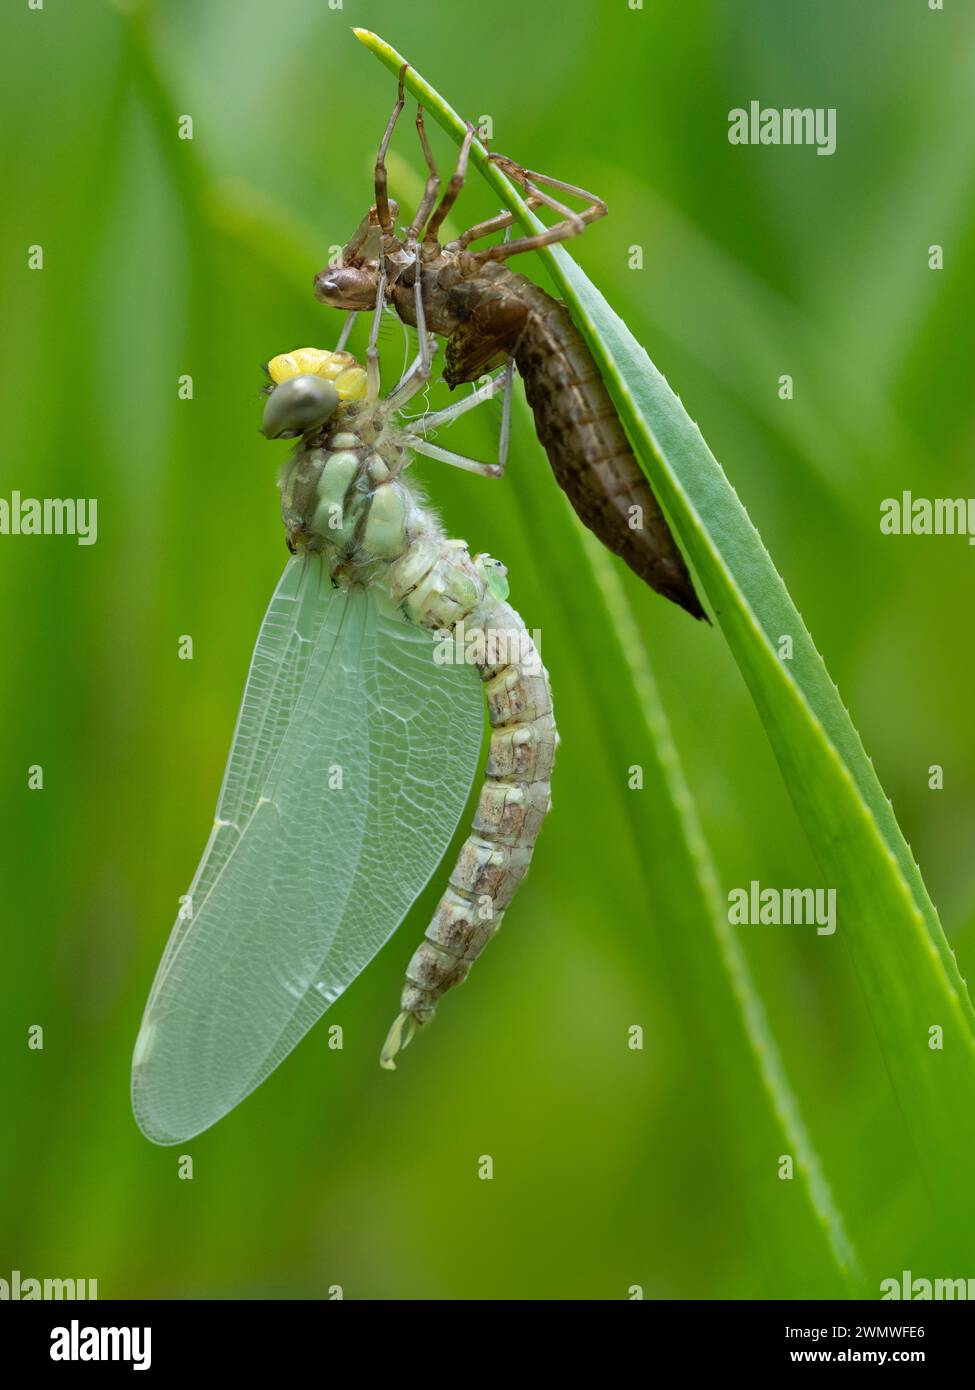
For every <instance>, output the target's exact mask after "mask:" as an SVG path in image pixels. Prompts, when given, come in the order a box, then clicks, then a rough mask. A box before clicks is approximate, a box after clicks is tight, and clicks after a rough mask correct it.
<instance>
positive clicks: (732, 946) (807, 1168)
mask: <svg viewBox="0 0 975 1390" xmlns="http://www.w3.org/2000/svg"><path fill="white" fill-rule="evenodd" d="M583 542H584V547H585V551H586V555H587V558H588V560H589V565H590V567H591V569H592V575H593V579H594V581H595V582H596V584H597V585H598V586H599V589H600V590H601V592H602V596H603V601H604V603H605V605H606V609H607V614H608V616H609V619H610V622H611V625H612V626H611V631H612V632H613V633H614V636H615V638H616V641H617V643H618V645H619V647H620V650H621V652H622V654H623V657H624V660H625V662H626V665H627V667H628V669H629V674H630V679H631V681H632V684H633V688H634V693H635V696H636V699H637V700H638V702H639V704H640V708H641V711H642V715H643V719H644V722H645V723H646V726H647V733H648V736H649V740H650V743H651V746H652V747H653V750H654V754H655V756H656V758H657V760H658V762H659V771H660V777H661V780H662V781H663V783H664V786H665V787H666V791H667V796H668V799H669V801H670V808H671V814H672V815H673V818H674V820H675V821H676V823H677V826H678V829H679V833H680V836H681V839H682V840H683V842H684V845H685V848H686V853H687V859H688V865H689V868H688V877H689V878H690V879H691V884H690V885H689V887H690V891H692V892H693V893H694V896H695V900H696V903H697V904H698V906H699V909H700V912H701V915H702V916H703V917H705V918H706V920H707V922H708V925H709V926H710V928H711V932H712V937H713V941H714V945H715V947H716V950H717V953H718V956H719V957H720V961H721V965H722V967H723V969H724V972H725V976H726V980H727V983H728V985H729V987H730V989H731V992H732V994H733V995H734V999H735V1003H736V1005H737V1008H738V1012H739V1018H740V1021H741V1026H742V1028H743V1030H744V1033H745V1036H746V1038H747V1042H748V1047H749V1048H750V1051H751V1055H752V1059H753V1062H754V1065H755V1068H756V1069H757V1072H758V1075H759V1077H760V1078H761V1082H762V1085H763V1086H764V1088H765V1092H766V1094H767V1096H768V1099H769V1102H770V1104H771V1106H772V1109H773V1111H774V1113H775V1118H776V1120H777V1122H778V1125H779V1128H780V1129H781V1131H782V1135H783V1138H784V1139H785V1142H786V1145H787V1146H788V1152H790V1153H791V1154H793V1155H794V1157H795V1160H796V1169H797V1171H798V1172H799V1174H800V1176H801V1177H802V1178H803V1180H804V1184H805V1190H806V1194H807V1196H808V1199H809V1202H810V1205H811V1207H812V1209H813V1211H814V1213H815V1215H816V1219H817V1220H818V1221H819V1222H820V1223H821V1225H822V1228H823V1231H824V1233H825V1235H826V1239H827V1241H828V1243H829V1248H830V1252H831V1254H832V1256H833V1259H834V1260H835V1262H836V1264H837V1266H838V1268H839V1270H840V1272H841V1274H842V1276H843V1278H844V1280H846V1281H847V1282H848V1284H849V1286H850V1287H851V1290H852V1289H853V1288H855V1286H856V1284H857V1282H858V1281H859V1280H861V1279H862V1274H861V1272H860V1269H859V1266H858V1263H857V1257H856V1253H855V1251H854V1249H853V1246H852V1245H851V1243H850V1239H849V1237H848V1235H847V1233H846V1229H845V1227H844V1224H843V1218H842V1216H841V1214H840V1212H839V1209H838V1208H837V1206H836V1203H835V1201H834V1199H833V1194H832V1192H831V1191H830V1186H829V1183H828V1181H827V1179H826V1176H825V1174H824V1172H823V1169H822V1165H821V1164H820V1161H819V1157H818V1155H817V1153H816V1150H815V1148H814V1147H813V1143H812V1139H811V1138H810V1135H809V1132H808V1130H807V1129H806V1125H805V1121H804V1120H803V1118H802V1113H801V1111H800V1108H799V1102H798V1099H797V1097H796V1095H795V1093H794V1092H793V1089H792V1086H791V1085H790V1083H789V1078H788V1076H787V1075H786V1070H785V1064H784V1062H783V1060H782V1056H781V1054H780V1052H779V1048H778V1044H777V1043H776V1041H775V1038H774V1037H773V1035H772V1031H771V1029H770V1027H769V1022H768V1018H767V1017H766V1013H765V1008H764V1006H763V1004H762V1001H761V999H760V997H759V995H758V992H757V990H756V988H755V984H754V981H753V980H752V977H751V972H750V970H749V968H748V962H747V960H746V959H745V954H744V951H743V950H742V948H741V944H740V942H739V941H738V938H737V936H736V935H735V932H734V930H733V929H732V926H731V924H730V923H729V921H728V913H727V905H726V900H725V898H724V894H723V892H722V890H721V883H720V880H719V877H718V872H717V868H716V867H715V863H714V860H713V859H712V857H711V851H710V848H709V846H708V843H707V840H706V838H705V835H704V831H703V829H702V827H701V822H700V819H699V817H698V813H697V807H696V805H695V803H694V797H693V795H692V794H691V790H690V788H689V787H688V785H687V779H686V778H685V776H684V769H683V767H682V766H681V761H680V754H679V752H678V750H677V745H676V744H675V742H674V738H673V734H672V732H671V729H670V723H669V721H668V719H667V715H666V712H665V710H664V707H663V703H662V701H661V698H660V692H659V690H658V688H657V682H656V679H655V677H654V674H653V669H652V667H651V664H650V658H649V656H648V655H647V652H646V648H645V646H644V644H643V643H642V642H641V641H640V636H639V632H638V631H637V626H636V620H635V619H634V616H633V611H632V609H631V608H630V605H629V602H628V600H627V597H626V592H625V590H624V588H623V584H622V581H621V579H620V576H619V572H618V569H617V567H616V566H615V565H614V563H613V561H612V560H611V559H610V555H609V551H607V550H605V549H604V548H603V546H602V545H601V544H600V543H599V542H598V541H597V540H596V539H595V537H594V536H592V535H590V534H589V532H584V533H583Z"/></svg>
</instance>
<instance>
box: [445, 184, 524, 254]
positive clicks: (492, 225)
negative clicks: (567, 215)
mask: <svg viewBox="0 0 975 1390" xmlns="http://www.w3.org/2000/svg"><path fill="white" fill-rule="evenodd" d="M525 201H526V202H527V203H528V206H529V207H530V208H537V207H539V206H540V204H541V201H542V200H541V198H539V197H538V195H537V194H536V193H529V195H528V197H527V199H526V200H525ZM514 220H515V215H514V213H513V212H499V213H498V214H497V215H496V216H495V217H489V218H488V219H487V221H486V222H476V223H475V224H474V226H473V227H468V229H467V231H466V232H461V234H460V236H459V237H458V238H457V239H456V241H452V242H450V244H449V245H448V246H447V247H446V250H448V251H463V250H464V249H465V248H466V247H468V246H470V244H471V242H472V241H480V239H481V237H485V236H491V235H492V233H494V232H503V231H504V230H505V228H506V227H510V226H511V224H512V223H513V222H514Z"/></svg>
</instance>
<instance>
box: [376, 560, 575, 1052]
mask: <svg viewBox="0 0 975 1390" xmlns="http://www.w3.org/2000/svg"><path fill="white" fill-rule="evenodd" d="M448 546H450V547H452V548H450V549H445V550H444V551H442V552H441V554H440V556H439V557H438V563H439V564H440V566H441V571H442V574H443V573H444V572H446V574H445V578H444V579H443V580H441V581H440V582H438V583H437V584H436V585H435V586H434V587H435V589H439V588H440V584H441V583H444V582H445V583H446V586H447V592H448V593H449V592H450V587H451V577H450V573H449V572H450V571H455V572H459V574H460V575H462V576H463V579H464V580H465V581H468V580H469V578H470V574H471V572H472V571H473V569H474V566H473V563H472V561H471V559H470V556H469V555H468V553H467V551H466V549H465V548H462V547H460V546H459V545H458V543H457V542H453V543H448ZM404 563H408V561H406V562H404ZM396 568H397V567H394V570H395V569H396ZM417 587H418V590H419V589H421V588H422V586H417ZM458 587H459V586H458ZM391 589H392V592H393V594H394V597H399V595H397V593H396V581H395V575H394V576H393V583H392V584H391ZM404 607H405V608H406V610H407V611H408V612H409V611H410V603H409V598H406V600H405V602H404ZM410 616H411V617H413V619H414V621H417V622H419V623H420V624H421V625H422V626H425V627H443V626H444V624H443V614H442V610H441V611H440V612H439V613H427V612H422V611H419V612H417V611H414V612H411V613H410ZM458 617H462V618H463V619H464V637H465V642H466V644H467V645H468V647H469V646H470V645H471V644H477V643H480V642H483V643H484V647H483V653H484V655H485V658H486V659H485V660H484V661H477V662H476V663H475V664H476V665H477V669H478V672H479V674H480V676H481V679H482V680H483V681H484V683H485V693H486V696H487V706H488V718H489V720H490V723H491V727H492V734H491V744H490V751H489V755H488V761H487V767H486V770H485V780H484V786H483V787H482V789H481V795H480V798H479V800H478V804H477V810H476V812H475V815H474V822H473V825H472V827H471V834H470V835H469V836H468V838H467V840H466V841H465V842H464V845H463V846H462V848H461V851H460V855H459V856H458V859H457V863H456V865H455V866H454V870H453V873H452V874H451V876H450V882H449V886H448V888H447V890H446V892H445V893H444V895H443V897H442V898H441V899H440V902H439V904H438V905H437V909H436V911H435V912H434V914H433V920H432V921H431V923H430V925H429V927H428V928H427V931H426V935H425V937H424V940H423V941H422V942H421V944H420V946H419V947H418V948H417V950H416V952H415V953H414V955H413V958H412V960H411V961H410V963H409V965H408V967H407V970H406V982H405V984H404V987H403V993H402V998H401V1009H402V1013H401V1014H400V1016H399V1018H398V1019H397V1021H396V1023H395V1024H394V1025H393V1029H392V1031H391V1033H390V1038H389V1039H388V1040H387V1046H386V1048H385V1049H384V1053H383V1062H384V1065H387V1066H389V1065H391V1063H392V1058H393V1056H395V1053H396V1051H397V1050H398V1048H399V1047H401V1046H405V1044H406V1042H407V1041H408V1040H409V1036H410V1033H411V1031H412V1027H413V1026H414V1025H420V1026H422V1025H423V1024H425V1023H428V1022H429V1021H430V1019H431V1018H432V1017H433V1015H434V1012H435V1011H436V1007H437V1003H438V1001H439V999H440V997H441V996H442V995H443V994H444V993H445V992H446V991H447V990H448V989H451V988H452V987H453V986H454V985H458V984H460V983H461V982H462V981H463V980H465V979H466V978H467V976H468V974H469V972H470V969H471V966H472V965H473V963H474V961H475V960H476V959H477V957H478V956H479V955H480V954H481V952H482V951H483V950H484V947H485V946H486V945H487V943H488V942H489V941H490V940H491V938H492V937H493V936H494V935H495V933H496V932H497V930H498V928H499V927H500V925H501V920H502V917H503V916H504V911H505V909H506V908H507V906H508V904H509V903H510V902H511V899H512V898H513V897H514V894H515V891H516V889H517V888H518V885H519V883H520V882H521V880H522V879H523V878H524V876H525V874H526V873H527V871H528V866H529V864H530V863H531V857H532V850H533V848H534V845H535V840H536V839H537V837H538V832H539V830H540V828H541V824H542V821H543V820H544V818H545V815H546V813H547V812H548V810H549V808H550V806H551V795H550V784H549V779H550V777H551V773H552V765H553V763H554V760H555V750H556V748H557V746H558V741H559V740H558V733H557V731H556V728H555V718H554V715H553V713H552V692H551V688H550V686H549V680H548V672H547V671H546V670H545V668H544V666H543V665H542V662H541V657H540V656H539V653H538V649H537V647H536V646H535V643H534V642H533V640H532V638H531V636H530V635H529V633H528V631H527V629H526V627H525V624H524V623H523V621H522V619H521V617H520V616H519V615H518V613H516V612H515V610H514V609H513V608H512V607H511V605H510V604H508V603H506V602H504V601H500V602H499V601H497V600H495V599H492V598H491V597H490V595H489V594H487V593H486V592H485V591H484V588H483V584H482V594H481V601H480V602H479V603H478V604H477V605H476V606H475V607H474V608H473V610H472V611H471V612H469V613H466V614H463V613H462V614H460V615H458ZM455 627H456V623H454V624H451V630H454V629H455ZM492 644H493V645H492ZM478 655H480V650H479V651H478ZM404 1024H405V1025H408V1026H407V1027H405V1028H404Z"/></svg>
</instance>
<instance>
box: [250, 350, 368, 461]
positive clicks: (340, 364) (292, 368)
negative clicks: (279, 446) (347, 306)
mask: <svg viewBox="0 0 975 1390" xmlns="http://www.w3.org/2000/svg"><path fill="white" fill-rule="evenodd" d="M266 370H267V374H268V376H269V377H270V379H271V382H272V387H271V390H270V393H269V394H268V397H267V400H266V401H265V403H264V419H263V421H262V423H261V429H262V430H263V432H264V435H265V438H267V439H296V438H297V437H298V436H299V435H302V434H307V433H308V431H309V430H317V429H320V428H321V426H322V425H324V423H325V421H326V420H328V419H330V418H331V417H332V416H333V415H334V414H335V412H336V410H337V409H338V408H339V406H340V405H345V404H348V403H350V402H353V401H360V400H362V398H363V397H364V396H365V394H366V373H365V371H364V370H363V368H362V367H360V366H359V364H358V362H357V361H356V360H355V358H354V357H353V356H352V354H351V352H327V351H325V350H324V349H322V348H296V349H295V351H294V352H282V353H280V354H279V356H277V357H272V358H271V361H270V362H269V363H268V364H267V369H266Z"/></svg>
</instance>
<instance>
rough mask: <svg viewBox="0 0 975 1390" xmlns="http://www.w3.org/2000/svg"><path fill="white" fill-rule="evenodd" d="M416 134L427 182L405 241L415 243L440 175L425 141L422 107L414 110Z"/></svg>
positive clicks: (429, 208)
mask: <svg viewBox="0 0 975 1390" xmlns="http://www.w3.org/2000/svg"><path fill="white" fill-rule="evenodd" d="M416 133H417V135H418V136H419V137H420V145H421V147H422V149H423V157H424V159H425V160H426V162H427V169H428V171H429V172H428V175H427V181H426V186H425V187H424V189H423V197H422V198H421V199H420V206H419V207H418V208H417V210H416V216H415V217H414V218H413V221H412V222H411V223H410V225H409V228H408V229H407V233H406V239H407V241H415V240H416V238H417V237H418V236H419V235H420V233H421V232H422V231H423V226H424V223H425V222H426V220H427V218H428V217H429V216H430V212H431V210H432V208H433V205H434V203H435V202H436V200H437V193H438V192H439V189H440V175H439V174H438V173H437V165H436V162H435V160H434V158H433V151H432V150H431V148H430V142H429V140H428V139H427V133H426V130H425V129H424V126H423V107H422V106H417V108H416Z"/></svg>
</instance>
